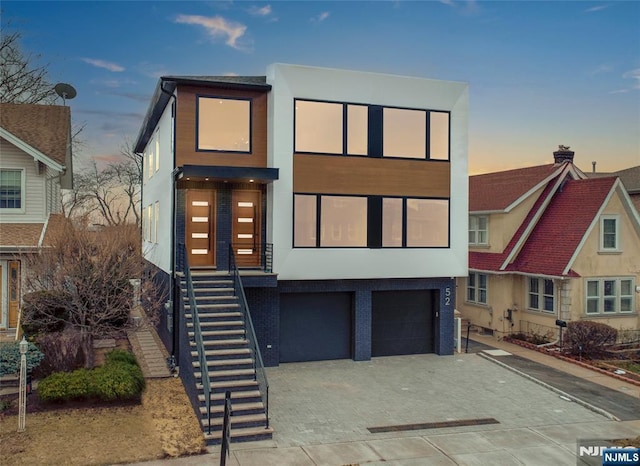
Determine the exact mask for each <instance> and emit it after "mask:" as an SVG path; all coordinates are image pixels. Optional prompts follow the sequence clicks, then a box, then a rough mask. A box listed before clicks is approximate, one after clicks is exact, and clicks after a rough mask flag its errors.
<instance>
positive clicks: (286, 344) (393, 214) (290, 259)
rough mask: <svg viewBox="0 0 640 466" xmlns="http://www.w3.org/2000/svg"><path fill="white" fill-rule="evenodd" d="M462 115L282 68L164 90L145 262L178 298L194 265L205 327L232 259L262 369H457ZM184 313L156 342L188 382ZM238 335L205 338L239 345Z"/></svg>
mask: <svg viewBox="0 0 640 466" xmlns="http://www.w3.org/2000/svg"><path fill="white" fill-rule="evenodd" d="M467 114H468V86H467V85H466V84H463V83H456V82H447V81H436V80H429V79H422V78H412V77H400V76H392V75H383V74H374V73H364V72H356V71H346V70H335V69H324V68H314V67H306V66H294V65H282V64H276V65H271V66H270V67H269V68H268V70H267V75H266V76H257V77H256V76H250V77H244V76H217V77H216V76H214V77H188V76H182V77H180V76H167V77H162V78H160V81H159V83H158V86H157V88H156V92H155V94H154V96H153V99H152V101H151V104H150V107H149V110H148V112H147V115H146V118H145V121H144V124H143V126H142V128H141V131H140V133H139V136H138V139H137V141H136V143H135V147H134V148H135V152H137V153H140V154H143V156H144V167H145V173H144V184H143V200H142V208H143V214H144V215H143V218H144V220H143V236H144V241H143V247H144V250H145V254H146V258H147V259H148V260H149V262H150V263H152V264H153V265H154V266H155V268H156V271H157V272H158V273H159V277H161V280H160V281H161V282H162V283H163V286H165V287H166V289H167V290H175V289H176V288H179V287H183V288H184V283H181V280H180V279H181V277H182V272H184V270H183V268H182V264H183V262H184V259H183V258H184V254H183V251H185V250H186V259H187V260H188V262H189V264H190V266H191V268H192V269H197V273H196V272H194V271H193V270H192V273H194V281H199V280H203V277H205V278H206V280H205V281H206V282H207V283H206V284H203V285H202V287H203V288H204V290H209V291H203V290H198V289H196V297H197V298H198V300H197V301H198V307H199V313H200V314H203V313H204V311H205V310H211V309H218V310H220V309H224V307H223V304H220V303H222V302H223V301H221V300H217V301H216V300H215V298H216V296H214V295H215V294H216V293H217V294H219V293H222V291H220V290H217V289H214V287H215V286H216V284H219V283H221V281H224V280H223V279H225V277H228V276H229V269H230V259H233V257H231V255H230V250H232V251H233V256H234V257H235V262H236V263H237V265H238V266H239V268H240V272H241V276H242V281H243V284H244V295H246V301H247V303H248V308H249V309H250V311H251V315H252V316H253V323H254V326H255V331H256V335H257V346H258V347H259V349H260V351H261V353H262V357H263V359H264V363H265V365H267V366H274V365H278V364H279V363H281V362H290V361H311V360H326V359H339V358H347V359H348V358H351V359H354V360H367V359H370V358H371V357H372V356H383V355H393V354H410V353H411V354H413V353H437V354H442V355H446V354H452V352H453V307H454V306H453V303H454V292H455V287H454V285H455V282H454V279H455V277H457V276H465V275H466V273H467V251H468V249H467V241H466V230H465V225H466V219H467ZM231 268H233V266H231ZM207 293H209V294H210V296H205V295H206V294H207ZM236 294H238V292H237V290H236ZM236 299H239V297H238V296H236ZM182 300H183V297H182V296H181V295H179V294H174V295H173V299H172V300H171V301H169V302H167V304H166V306H165V308H166V311H167V312H166V315H165V316H164V318H163V319H162V322H161V325H160V328H159V331H160V334H161V337H162V338H163V341H165V344H166V345H167V347H168V348H169V351H170V352H171V353H172V354H174V355H175V356H176V357H177V359H178V361H177V362H178V364H179V365H180V374H181V376H183V375H184V374H186V373H187V371H189V370H190V369H189V368H188V367H189V366H191V365H192V362H191V359H190V358H191V353H190V352H189V351H187V350H188V348H189V340H190V339H191V335H189V334H188V332H187V330H184V325H183V321H184V320H185V316H186V319H187V320H188V319H189V318H190V317H189V316H191V313H190V311H191V306H190V305H188V306H185V309H186V311H185V312H184V314H183V313H182V311H181V309H182V307H181V304H182V303H181V302H182ZM201 303H202V305H201ZM216 303H218V304H216ZM235 305H236V306H237V304H235ZM216 306H217V307H216ZM231 310H234V309H226V311H231ZM225 315H226V316H227V319H230V318H231V315H230V314H229V312H226V313H225ZM200 320H203V317H201V319H200ZM232 324H233V323H232V322H229V321H227V322H225V323H224V325H227V327H228V329H227V330H224V329H225V328H227V327H224V326H223V323H220V324H219V327H218V328H219V329H220V330H219V331H218V330H215V328H213V327H208V328H209V329H211V330H212V332H210V333H207V332H204V333H205V334H206V335H205V336H208V335H214V334H215V335H219V332H223V331H224V332H227V335H238V334H240V335H242V336H243V337H244V335H245V334H244V333H243V332H239V333H238V332H236V331H234V330H233V328H234V327H233V325H232ZM188 325H189V327H188V329H192V328H193V326H192V324H191V323H190V322H188ZM209 325H214V324H209ZM203 328H206V327H203ZM189 331H191V330H189ZM234 332H235V333H234ZM205 344H211V343H208V342H205ZM195 349H196V348H195V347H194V346H193V345H192V346H191V350H192V351H195ZM211 350H212V351H213V349H211ZM211 354H212V353H211ZM213 359H214V360H212V359H209V363H208V364H209V365H210V366H212V367H213V368H214V369H215V365H216V364H218V362H216V361H215V358H213ZM185 365H186V366H187V367H185ZM194 365H196V366H197V367H199V363H194ZM212 374H213V373H212ZM215 375H219V374H215ZM185 377H186V376H185ZM197 377H198V376H197V375H196V378H197ZM183 380H185V385H188V382H187V379H186V378H184V377H183ZM235 412H236V411H235V410H234V413H235Z"/></svg>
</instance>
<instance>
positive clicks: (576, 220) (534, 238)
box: [507, 177, 616, 277]
mask: <svg viewBox="0 0 640 466" xmlns="http://www.w3.org/2000/svg"><path fill="white" fill-rule="evenodd" d="M615 182H616V178H615V177H608V178H592V179H586V180H567V181H566V182H565V184H564V185H563V186H562V188H561V189H560V190H558V191H557V192H556V193H555V194H554V196H553V198H552V199H551V202H550V203H549V205H548V206H547V208H546V209H545V211H544V213H543V215H542V217H541V218H540V220H539V221H538V222H537V224H536V226H535V228H534V229H533V231H532V232H531V234H530V235H529V237H528V238H527V241H526V243H525V244H524V246H523V247H522V249H521V250H520V252H519V254H518V256H517V257H516V259H515V261H514V262H513V263H512V264H510V265H509V266H508V267H507V270H509V271H518V272H521V273H531V274H543V275H551V276H557V277H560V276H565V275H570V276H575V274H574V273H573V272H571V271H570V270H569V269H568V268H569V267H570V265H571V263H570V261H571V259H572V257H573V255H574V254H575V252H576V250H577V249H578V246H579V245H580V243H581V241H582V239H583V238H584V236H585V234H586V233H587V231H588V230H589V227H590V226H591V225H592V223H593V222H594V221H596V218H597V217H596V216H597V214H598V212H599V211H600V209H601V208H602V206H603V204H604V202H605V200H606V199H607V196H608V195H609V193H610V192H611V189H612V188H613V185H614V183H615Z"/></svg>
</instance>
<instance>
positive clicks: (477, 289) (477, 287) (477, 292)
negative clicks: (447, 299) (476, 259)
mask: <svg viewBox="0 0 640 466" xmlns="http://www.w3.org/2000/svg"><path fill="white" fill-rule="evenodd" d="M469 275H474V276H475V280H476V282H475V285H474V290H475V296H476V299H475V300H474V301H471V300H469V292H468V291H469V277H468V276H467V279H466V280H467V282H466V288H465V301H466V302H467V303H471V304H479V305H481V306H486V305H487V304H488V303H489V275H487V274H486V273H480V272H469ZM480 275H484V276H485V277H486V288H480ZM482 289H484V291H485V296H486V300H485V301H479V300H478V296H480V290H482Z"/></svg>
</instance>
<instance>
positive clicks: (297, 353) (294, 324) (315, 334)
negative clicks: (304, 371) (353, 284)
mask: <svg viewBox="0 0 640 466" xmlns="http://www.w3.org/2000/svg"><path fill="white" fill-rule="evenodd" d="M351 309H352V295H351V293H283V294H281V295H280V362H297V361H323V360H328V359H348V358H350V357H351V333H352V332H351V321H352V318H351V315H352V312H351Z"/></svg>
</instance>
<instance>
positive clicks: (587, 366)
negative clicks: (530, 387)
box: [505, 340, 640, 387]
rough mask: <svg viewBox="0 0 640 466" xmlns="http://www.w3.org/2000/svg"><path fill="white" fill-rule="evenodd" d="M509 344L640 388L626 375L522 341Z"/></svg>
mask: <svg viewBox="0 0 640 466" xmlns="http://www.w3.org/2000/svg"><path fill="white" fill-rule="evenodd" d="M505 341H506V342H507V343H511V344H513V345H516V346H520V347H521V348H526V349H530V350H533V351H537V352H538V353H542V354H546V355H547V356H551V357H552V358H556V359H560V360H561V361H565V362H569V363H571V364H575V365H576V366H580V367H584V368H585V369H589V370H592V371H594V372H598V373H600V374H603V375H608V376H609V377H612V378H614V379H617V380H621V381H622V382H626V383H629V384H631V385H635V386H637V387H640V381H638V380H635V379H630V378H629V377H625V376H624V375H619V374H614V373H613V372H610V371H608V370H606V369H601V368H599V367H595V366H593V365H591V364H587V363H584V362H582V361H576V360H575V359H573V358H569V357H567V356H563V355H562V354H554V353H551V352H549V351H546V350H545V349H544V348H539V347H537V346H536V345H532V344H531V343H527V342H523V341H520V340H505Z"/></svg>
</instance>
